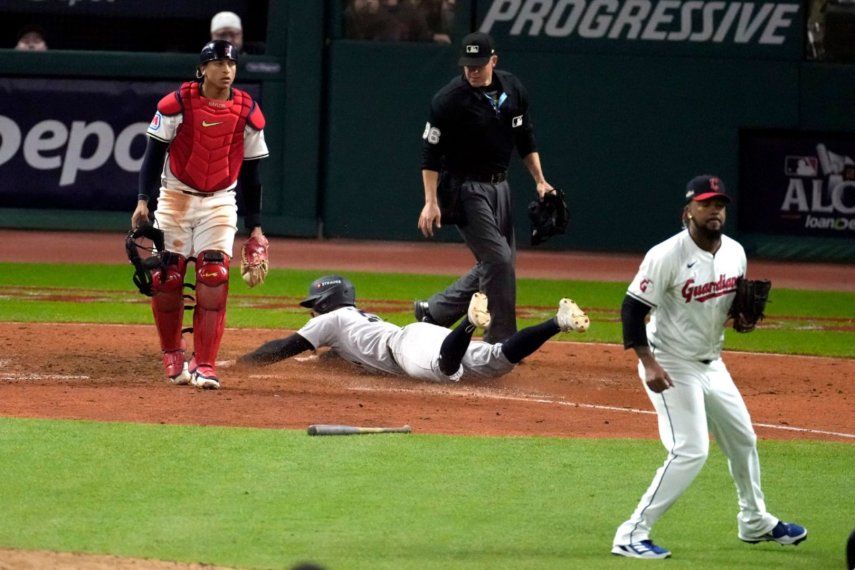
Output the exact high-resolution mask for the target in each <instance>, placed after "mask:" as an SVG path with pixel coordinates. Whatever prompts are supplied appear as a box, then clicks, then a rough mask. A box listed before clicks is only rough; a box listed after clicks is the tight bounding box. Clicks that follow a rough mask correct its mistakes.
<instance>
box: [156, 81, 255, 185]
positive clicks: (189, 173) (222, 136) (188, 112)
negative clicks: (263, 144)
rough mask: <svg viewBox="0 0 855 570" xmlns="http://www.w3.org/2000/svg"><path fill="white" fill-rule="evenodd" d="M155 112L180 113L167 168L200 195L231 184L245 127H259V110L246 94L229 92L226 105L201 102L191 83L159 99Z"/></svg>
mask: <svg viewBox="0 0 855 570" xmlns="http://www.w3.org/2000/svg"><path fill="white" fill-rule="evenodd" d="M158 109H159V110H160V111H161V113H163V114H164V115H167V114H176V113H177V112H181V113H183V114H184V116H183V120H182V122H181V124H180V125H179V126H178V131H177V133H176V135H175V138H174V139H173V140H172V144H171V145H170V147H169V169H170V170H171V171H172V173H173V174H174V175H175V177H176V178H178V179H179V180H180V181H181V182H183V183H184V184H187V185H188V186H190V187H192V188H195V189H197V190H199V191H201V192H216V191H217V190H222V189H224V188H228V187H229V186H231V185H232V184H234V183H235V181H236V180H237V178H238V174H240V168H241V165H242V164H243V156H244V146H243V143H244V129H245V127H246V125H247V122H249V124H250V126H251V127H253V128H255V129H257V130H260V129H261V128H263V126H264V124H263V121H264V119H263V117H262V115H261V111H260V109H258V106H257V105H256V104H255V102H254V101H253V100H252V97H250V95H249V94H248V93H246V92H244V91H241V90H240V89H232V98H231V99H230V100H228V101H220V100H216V99H207V98H205V97H202V95H201V94H200V92H199V83H197V82H195V81H191V82H187V83H184V84H183V85H182V86H181V88H180V89H179V90H178V91H176V92H175V93H174V94H173V96H171V97H170V96H167V97H164V99H163V100H162V101H161V102H160V104H159V105H158ZM169 111H173V112H172V113H169Z"/></svg>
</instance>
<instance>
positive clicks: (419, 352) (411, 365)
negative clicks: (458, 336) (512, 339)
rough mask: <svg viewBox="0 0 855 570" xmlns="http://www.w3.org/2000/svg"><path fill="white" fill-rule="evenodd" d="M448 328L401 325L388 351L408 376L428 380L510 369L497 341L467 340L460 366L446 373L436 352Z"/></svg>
mask: <svg viewBox="0 0 855 570" xmlns="http://www.w3.org/2000/svg"><path fill="white" fill-rule="evenodd" d="M450 333H451V331H450V330H449V329H447V328H445V327H440V326H437V325H433V324H429V323H412V324H409V325H407V326H405V327H404V328H403V329H402V330H401V333H400V334H399V335H397V337H396V338H395V339H394V340H393V341H391V342H390V350H391V351H392V355H393V356H394V358H395V361H396V362H397V363H398V366H400V367H401V369H402V370H403V371H404V372H406V373H407V375H408V376H412V377H413V378H418V379H420V380H428V381H430V382H457V381H459V380H460V378H461V377H463V375H464V374H474V375H477V376H486V377H491V378H492V377H496V376H501V375H503V374H507V373H508V372H510V371H511V370H513V368H514V365H513V364H511V363H510V362H509V361H508V359H507V358H506V357H505V355H504V353H502V349H501V345H500V344H487V343H485V342H482V341H477V340H475V341H471V342H470V343H469V348H467V349H466V354H465V355H464V356H463V361H462V362H461V364H460V368H459V369H458V370H457V372H455V373H454V374H453V375H451V376H446V375H445V374H443V373H442V370H440V368H439V351H440V348H441V347H442V341H444V340H445V337H447V336H448V335H449V334H450Z"/></svg>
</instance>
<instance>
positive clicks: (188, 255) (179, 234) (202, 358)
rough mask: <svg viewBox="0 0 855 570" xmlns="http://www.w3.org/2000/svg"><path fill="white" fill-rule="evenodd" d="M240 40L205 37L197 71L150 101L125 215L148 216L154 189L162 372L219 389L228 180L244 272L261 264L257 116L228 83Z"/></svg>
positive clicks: (256, 279)
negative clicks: (189, 312)
mask: <svg viewBox="0 0 855 570" xmlns="http://www.w3.org/2000/svg"><path fill="white" fill-rule="evenodd" d="M236 70H237V50H236V49H235V47H234V46H233V45H232V44H230V43H229V42H227V41H223V40H215V41H212V42H209V43H207V44H205V46H204V47H203V48H202V52H201V54H200V56H199V66H198V68H197V70H196V78H197V80H196V81H189V82H187V83H184V84H182V85H181V87H179V89H178V90H177V91H174V92H172V93H169V94H168V95H166V96H165V97H164V98H163V99H161V100H160V102H159V103H158V104H157V112H156V113H155V115H154V119H152V122H151V125H149V128H148V131H147V134H148V137H149V138H148V145H147V147H146V152H145V157H144V159H143V163H142V168H141V170H140V182H139V195H138V197H137V198H138V201H137V207H136V210H135V211H134V213H133V216H132V217H131V225H132V226H133V227H134V228H136V227H139V226H140V225H141V224H143V223H146V222H148V221H149V215H150V214H149V206H148V203H149V199H150V197H151V196H153V195H154V193H155V192H156V191H157V192H159V195H158V196H159V197H158V205H157V211H156V212H155V213H154V220H155V225H156V226H157V227H158V228H159V229H160V230H162V231H163V233H164V245H165V251H163V252H159V255H160V256H161V267H162V269H161V270H160V271H153V272H152V302H151V307H152V312H153V313H154V322H155V325H156V327H157V333H158V336H159V337H160V347H161V350H162V351H163V366H164V369H165V371H166V376H167V377H168V378H169V380H170V381H171V382H173V383H175V384H193V385H194V386H197V387H200V388H208V389H218V388H219V387H220V381H219V378H218V377H217V372H216V369H215V363H216V359H217V352H218V350H219V347H220V341H221V339H222V336H223V329H224V327H225V317H226V299H227V297H228V290H229V261H230V259H231V257H232V248H233V246H234V239H235V233H236V232H237V202H236V199H235V188H236V187H237V183H238V181H240V185H241V189H242V191H243V197H244V209H245V211H244V212H243V214H244V220H245V225H246V229H247V230H248V231H249V232H250V238H249V240H247V242H246V244H245V245H244V247H243V250H242V253H243V256H242V263H241V272H242V274H243V278H244V280H245V281H246V282H247V283H248V284H249V285H250V286H254V285H257V284H258V283H261V282H263V281H264V276H265V274H266V271H267V245H268V243H267V238H265V237H264V233H263V232H262V230H261V219H260V216H261V183H260V179H259V162H260V159H262V158H265V157H266V156H267V155H268V150H267V144H266V143H265V141H264V116H263V115H262V114H261V109H260V108H259V106H258V104H257V103H256V102H255V101H253V99H252V97H251V96H250V95H249V94H248V93H246V92H244V91H241V90H240V89H236V88H234V87H232V84H233V83H234V80H235V75H236ZM194 259H195V265H196V308H195V310H194V313H193V336H194V342H193V348H194V354H193V357H192V358H191V360H190V362H189V363H188V362H187V361H186V357H185V353H184V344H183V342H182V338H181V329H182V326H183V315H184V297H183V286H184V275H185V272H186V270H187V263H188V261H190V260H194Z"/></svg>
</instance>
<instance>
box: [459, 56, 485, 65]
mask: <svg viewBox="0 0 855 570" xmlns="http://www.w3.org/2000/svg"><path fill="white" fill-rule="evenodd" d="M491 57H492V55H488V56H487V57H469V56H465V55H464V56H463V57H461V58H460V59H459V60H457V65H459V66H460V67H463V66H464V65H471V66H473V67H481V66H482V65H485V64H486V63H487V62H488V61H490V58H491Z"/></svg>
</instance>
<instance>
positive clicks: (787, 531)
mask: <svg viewBox="0 0 855 570" xmlns="http://www.w3.org/2000/svg"><path fill="white" fill-rule="evenodd" d="M739 540H741V541H743V542H748V543H751V544H757V543H758V542H767V541H768V542H777V543H778V544H780V545H788V544H791V545H793V546H795V545H797V544H798V543H800V542H803V541H805V540H807V529H806V528H805V527H803V526H801V525H797V524H795V523H786V522H784V521H778V524H776V525H775V528H773V529H772V530H770V531H769V532H767V533H766V534H764V535H761V536H757V537H748V536H743V535H742V533H739Z"/></svg>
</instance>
